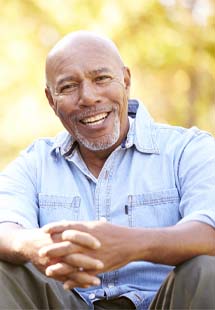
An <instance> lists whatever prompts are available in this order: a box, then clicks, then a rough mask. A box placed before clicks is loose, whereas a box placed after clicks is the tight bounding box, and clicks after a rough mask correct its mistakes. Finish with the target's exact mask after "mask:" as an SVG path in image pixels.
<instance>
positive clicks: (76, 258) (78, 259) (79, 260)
mask: <svg viewBox="0 0 215 310" xmlns="http://www.w3.org/2000/svg"><path fill="white" fill-rule="evenodd" d="M63 261H64V262H65V263H67V264H69V265H71V266H75V267H80V266H81V267H83V268H84V269H85V270H100V269H102V268H104V264H103V262H102V261H100V260H98V259H95V258H92V257H89V256H87V255H84V254H82V253H74V254H70V255H67V256H65V257H63Z"/></svg>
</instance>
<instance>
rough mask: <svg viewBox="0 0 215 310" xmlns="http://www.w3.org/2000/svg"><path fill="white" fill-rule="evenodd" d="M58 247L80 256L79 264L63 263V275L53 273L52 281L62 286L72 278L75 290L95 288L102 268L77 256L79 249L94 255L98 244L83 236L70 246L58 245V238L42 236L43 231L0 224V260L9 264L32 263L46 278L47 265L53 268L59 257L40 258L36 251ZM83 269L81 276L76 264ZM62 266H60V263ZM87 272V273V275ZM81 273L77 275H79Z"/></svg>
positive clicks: (91, 260)
mask: <svg viewBox="0 0 215 310" xmlns="http://www.w3.org/2000/svg"><path fill="white" fill-rule="evenodd" d="M54 244H55V245H56V244H61V246H62V247H63V246H65V244H66V245H67V246H68V244H69V245H70V248H71V247H72V248H73V250H74V251H75V252H76V254H78V253H79V254H78V255H79V256H80V261H79V262H77V264H76V262H75V263H72V264H70V265H68V264H66V263H64V271H63V272H58V273H55V275H54V276H53V278H54V279H56V280H58V281H61V282H66V281H68V280H69V279H70V275H72V277H73V279H74V278H75V279H76V281H75V286H83V287H88V286H90V285H98V284H99V279H98V278H97V277H96V276H95V275H96V274H97V273H98V272H99V269H100V268H101V267H103V264H102V263H101V262H100V261H99V260H97V259H93V258H90V257H86V256H85V255H84V254H80V250H79V249H80V248H81V249H82V247H83V248H85V249H91V250H92V251H95V250H96V249H97V248H99V247H100V243H99V241H98V240H97V239H96V238H94V237H93V236H90V235H89V234H87V233H82V232H80V233H77V234H76V244H71V242H68V241H62V239H61V236H60V234H52V235H50V234H49V233H46V232H44V230H43V229H40V228H36V229H24V228H23V227H22V226H20V225H18V224H15V223H8V222H7V223H1V224H0V260H4V261H8V262H11V263H13V264H23V263H26V262H31V263H33V264H34V265H35V266H36V267H37V269H38V270H40V271H41V272H42V273H44V274H46V269H47V267H48V266H50V265H56V264H58V263H60V262H61V257H54V258H51V259H50V258H48V257H46V258H42V257H41V256H40V255H39V251H40V250H41V248H43V247H44V246H48V245H54ZM80 262H81V264H82V265H81V266H83V268H84V269H85V272H80V270H79V268H78V267H79V266H80V265H79V264H80ZM61 264H62V262H61ZM89 270H90V272H88V271H89ZM80 273H81V274H80Z"/></svg>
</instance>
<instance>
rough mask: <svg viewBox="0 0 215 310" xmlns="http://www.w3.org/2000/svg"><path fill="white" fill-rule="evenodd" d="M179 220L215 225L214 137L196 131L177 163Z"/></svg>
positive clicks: (181, 221)
mask: <svg viewBox="0 0 215 310" xmlns="http://www.w3.org/2000/svg"><path fill="white" fill-rule="evenodd" d="M178 178H179V184H180V195H181V201H180V207H179V211H180V213H181V216H182V220H180V221H179V222H178V224H180V223H185V222H187V221H200V222H204V223H207V224H209V225H211V226H213V227H215V140H214V138H213V137H212V136H211V135H209V134H207V133H204V132H201V131H198V130H196V133H195V135H194V137H193V139H192V140H191V141H190V142H189V143H188V144H187V145H186V147H185V148H184V150H183V152H182V153H181V157H180V160H179V162H178Z"/></svg>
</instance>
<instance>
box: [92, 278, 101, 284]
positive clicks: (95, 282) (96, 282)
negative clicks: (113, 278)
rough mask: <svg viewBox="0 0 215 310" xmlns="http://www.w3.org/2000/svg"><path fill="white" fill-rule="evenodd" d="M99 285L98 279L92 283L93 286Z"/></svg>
mask: <svg viewBox="0 0 215 310" xmlns="http://www.w3.org/2000/svg"><path fill="white" fill-rule="evenodd" d="M100 283H101V281H100V279H98V278H96V279H94V280H93V282H92V284H93V285H99V284H100Z"/></svg>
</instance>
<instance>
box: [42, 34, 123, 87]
mask: <svg viewBox="0 0 215 310" xmlns="http://www.w3.org/2000/svg"><path fill="white" fill-rule="evenodd" d="M89 51H95V57H96V52H97V53H98V52H99V53H101V54H102V53H104V54H105V55H108V57H110V58H111V59H112V61H113V60H114V61H115V62H116V63H118V64H119V66H120V67H123V61H122V59H121V56H120V53H119V51H118V49H117V47H116V45H115V44H114V43H113V42H112V41H111V40H110V39H108V38H107V37H104V36H101V35H98V34H96V33H93V32H90V31H76V32H72V33H69V34H68V35H66V36H65V37H63V38H62V39H61V40H60V41H58V42H57V44H56V45H55V46H54V47H53V48H52V49H51V51H50V52H49V54H48V56H47V59H46V80H47V84H49V81H50V76H51V73H52V72H53V69H55V68H56V66H58V62H59V61H60V62H61V61H63V59H65V58H68V57H70V55H73V53H83V55H84V52H85V53H86V57H85V58H83V61H87V53H88V52H89Z"/></svg>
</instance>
